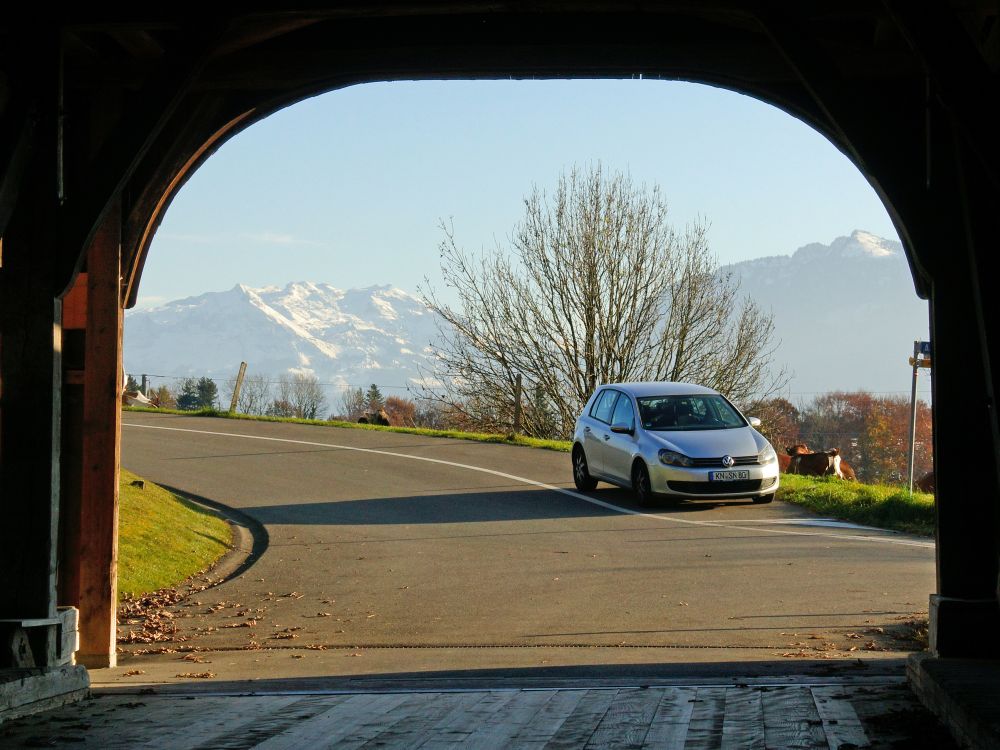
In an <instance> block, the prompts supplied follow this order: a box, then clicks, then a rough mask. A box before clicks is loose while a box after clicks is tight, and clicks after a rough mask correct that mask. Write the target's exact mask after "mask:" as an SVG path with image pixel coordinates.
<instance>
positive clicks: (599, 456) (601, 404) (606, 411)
mask: <svg viewBox="0 0 1000 750" xmlns="http://www.w3.org/2000/svg"><path fill="white" fill-rule="evenodd" d="M617 399H618V391H616V390H614V389H613V388H605V389H604V390H603V391H601V393H600V394H598V396H597V398H595V399H594V404H593V406H591V408H590V414H588V415H587V417H586V418H585V419H584V426H583V449H584V451H585V452H586V454H587V465H588V468H589V469H590V473H591V474H593V475H595V476H596V475H598V474H605V473H606V472H605V471H604V443H605V437H604V436H605V435H607V434H609V433H610V432H611V415H612V414H613V413H614V409H615V401H616V400H617Z"/></svg>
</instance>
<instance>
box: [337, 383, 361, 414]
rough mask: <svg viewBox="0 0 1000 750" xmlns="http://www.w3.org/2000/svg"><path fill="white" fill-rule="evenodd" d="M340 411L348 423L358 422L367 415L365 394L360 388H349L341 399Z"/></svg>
mask: <svg viewBox="0 0 1000 750" xmlns="http://www.w3.org/2000/svg"><path fill="white" fill-rule="evenodd" d="M340 410H341V412H342V416H343V418H344V419H345V420H347V421H348V422H355V421H357V419H358V417H360V416H361V415H362V414H364V413H365V392H364V391H363V390H361V389H360V388H348V389H347V390H346V391H344V393H343V394H342V395H341V397H340Z"/></svg>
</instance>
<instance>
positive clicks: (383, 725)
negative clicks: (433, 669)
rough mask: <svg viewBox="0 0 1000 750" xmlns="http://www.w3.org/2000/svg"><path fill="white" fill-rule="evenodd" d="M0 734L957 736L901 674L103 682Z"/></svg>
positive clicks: (478, 739) (678, 738)
mask: <svg viewBox="0 0 1000 750" xmlns="http://www.w3.org/2000/svg"><path fill="white" fill-rule="evenodd" d="M0 747H3V748H7V747H11V748H15V747H88V748H89V747H93V748H134V747H156V748H163V749H169V748H198V749H199V750H215V749H220V750H221V749H224V750H251V748H261V750H267V749H269V748H271V749H274V750H277V749H278V748H328V747H329V748H333V747H336V748H418V747H419V748H427V750H430V748H448V747H469V748H477V750H478V748H532V750H542V749H543V748H551V749H555V748H654V747H655V748H667V749H668V750H708V749H712V750H714V749H716V748H718V749H721V748H734V749H737V750H742V749H743V748H747V749H749V748H755V749H757V748H760V749H763V748H781V749H784V748H802V749H803V750H807V749H811V748H815V749H816V750H840V749H841V748H889V747H906V748H925V747H926V748H935V750H946V749H947V748H953V747H955V745H954V744H953V743H952V742H951V740H950V738H949V737H948V735H947V733H946V732H945V730H944V729H943V728H941V727H940V725H938V724H937V722H936V721H935V720H934V719H933V717H931V716H930V714H928V713H927V712H925V711H924V710H923V709H922V708H921V707H920V705H919V704H918V703H917V701H916V699H915V698H914V697H913V695H912V694H911V693H910V691H909V689H908V688H907V687H906V686H905V685H903V684H900V683H898V682H893V683H886V684H868V685H856V684H855V685H836V684H835V685H824V686H819V685H772V686H768V685H757V686H749V687H731V686H730V687H719V686H701V687H700V686H690V685H688V686H683V687H650V688H640V687H621V688H581V689H541V690H536V689H521V690H507V689H505V690H473V691H462V692H412V691H411V692H407V691H383V692H372V693H353V694H337V695H288V694H282V695H266V694H265V695H255V696H214V695H204V696H178V695H172V696H171V695H140V696H135V695H122V694H97V695H96V696H95V697H94V698H92V699H89V700H86V701H84V702H82V703H78V704H76V705H73V706H67V707H64V708H61V709H57V710H54V711H50V712H48V713H45V714H39V715H36V716H32V717H27V718H24V719H18V720H15V721H11V722H7V723H5V724H2V725H0Z"/></svg>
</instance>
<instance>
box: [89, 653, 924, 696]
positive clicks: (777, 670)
mask: <svg viewBox="0 0 1000 750" xmlns="http://www.w3.org/2000/svg"><path fill="white" fill-rule="evenodd" d="M793 665H794V666H793ZM905 668H906V662H905V660H904V659H877V660H862V659H850V660H841V661H832V660H822V659H795V660H789V659H783V660H770V661H735V662H709V663H671V662H664V663H643V664H586V665H577V666H561V667H506V668H490V669H465V670H447V671H444V670H443V671H438V672H433V671H427V672H392V673H377V674H367V675H354V676H328V675H315V676H311V677H283V678H273V679H269V678H267V677H264V678H262V679H251V680H229V681H223V680H219V681H210V682H206V681H192V682H175V683H170V684H162V685H157V686H156V687H155V688H154V690H155V692H156V693H159V694H162V695H171V694H175V695H176V694H180V695H195V694H198V693H217V694H218V693H234V694H239V695H255V694H256V695H260V694H267V693H280V692H283V691H289V692H296V693H298V692H302V693H308V692H325V691H355V690H356V691H366V692H367V691H379V690H386V691H391V690H401V689H406V690H477V689H478V690H483V689H498V688H499V689H502V688H558V687H581V686H586V687H601V686H607V687H610V686H645V685H657V684H663V685H666V684H673V685H677V684H683V683H684V682H685V681H691V682H692V683H697V682H702V683H704V682H706V681H710V682H711V683H713V684H718V685H725V684H727V683H731V684H733V685H737V684H739V685H743V684H745V683H746V680H748V679H750V680H752V679H761V680H779V681H781V682H788V683H805V682H808V681H816V680H817V679H820V680H822V679H834V680H836V679H844V678H847V679H850V678H883V679H885V678H890V679H891V678H897V679H902V678H903V676H904V674H905ZM135 691H136V687H134V686H114V687H111V686H108V687H102V688H101V692H102V693H129V692H135Z"/></svg>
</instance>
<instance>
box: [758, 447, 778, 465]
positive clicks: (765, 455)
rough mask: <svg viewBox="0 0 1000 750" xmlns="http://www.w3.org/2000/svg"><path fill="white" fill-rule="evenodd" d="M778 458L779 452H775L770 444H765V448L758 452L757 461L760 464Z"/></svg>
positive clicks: (771, 461)
mask: <svg viewBox="0 0 1000 750" xmlns="http://www.w3.org/2000/svg"><path fill="white" fill-rule="evenodd" d="M777 460H778V454H777V453H775V452H774V448H772V447H771V446H770V445H766V446H764V449H763V450H762V451H761V452H760V453H758V454H757V463H759V464H770V463H774V462H775V461H777Z"/></svg>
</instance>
